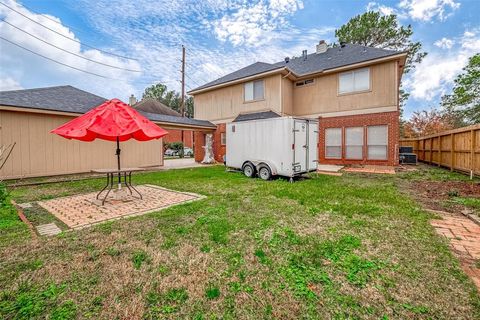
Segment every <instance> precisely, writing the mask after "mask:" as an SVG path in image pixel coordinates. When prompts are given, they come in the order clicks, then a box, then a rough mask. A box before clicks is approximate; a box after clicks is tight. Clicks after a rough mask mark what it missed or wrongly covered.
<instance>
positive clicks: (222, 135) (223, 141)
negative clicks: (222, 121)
mask: <svg viewBox="0 0 480 320" xmlns="http://www.w3.org/2000/svg"><path fill="white" fill-rule="evenodd" d="M220 144H221V145H222V146H225V145H227V133H226V132H222V133H220Z"/></svg>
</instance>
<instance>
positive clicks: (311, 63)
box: [189, 41, 407, 165]
mask: <svg viewBox="0 0 480 320" xmlns="http://www.w3.org/2000/svg"><path fill="white" fill-rule="evenodd" d="M406 55H407V54H406V53H405V52H396V51H390V50H383V49H378V48H371V47H364V46H360V45H352V44H342V45H341V46H338V47H333V48H327V45H326V43H325V42H324V41H320V43H319V44H318V45H317V50H316V52H315V53H313V54H307V52H306V51H304V52H303V53H302V56H300V57H297V58H292V59H289V58H285V60H284V61H281V62H278V63H273V64H270V63H263V62H257V63H254V64H252V65H249V66H247V67H245V68H242V69H240V70H237V71H235V72H233V73H230V74H228V75H226V76H224V77H222V78H219V79H217V80H214V81H212V82H209V83H207V84H205V85H203V86H201V87H198V88H196V89H194V90H192V91H190V92H189V94H191V95H193V97H194V102H195V118H196V119H201V120H208V121H211V122H212V123H215V124H216V125H217V130H216V132H215V133H214V146H213V147H214V154H215V158H216V160H217V161H222V157H223V155H224V154H225V150H226V149H225V148H226V147H228V141H225V136H226V135H225V127H226V126H225V124H226V123H229V122H232V121H234V120H235V118H237V117H238V116H239V115H240V116H241V117H243V118H245V116H246V115H247V114H248V116H247V117H246V118H249V119H255V118H256V117H268V116H269V115H272V116H278V115H280V116H296V117H304V118H316V119H319V146H318V152H319V163H321V164H378V165H396V164H398V157H397V152H396V150H397V148H398V138H399V86H400V80H401V77H402V73H403V67H404V64H405V60H406ZM237 120H238V119H237ZM240 120H241V119H240ZM204 140H205V135H204V134H203V133H201V132H198V133H196V136H195V142H196V145H197V146H198V145H203V143H204ZM195 152H196V154H195V158H196V160H197V161H200V160H201V159H202V157H203V149H202V148H196V150H195Z"/></svg>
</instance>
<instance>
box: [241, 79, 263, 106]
mask: <svg viewBox="0 0 480 320" xmlns="http://www.w3.org/2000/svg"><path fill="white" fill-rule="evenodd" d="M244 91H245V101H252V100H261V99H263V98H264V88H263V80H257V81H251V82H247V83H245V85H244Z"/></svg>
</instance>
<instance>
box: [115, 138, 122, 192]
mask: <svg viewBox="0 0 480 320" xmlns="http://www.w3.org/2000/svg"><path fill="white" fill-rule="evenodd" d="M116 155H117V167H118V171H119V172H118V189H119V190H120V189H121V188H122V175H121V174H120V139H119V138H118V137H117V152H116Z"/></svg>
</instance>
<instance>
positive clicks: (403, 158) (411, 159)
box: [399, 153, 417, 164]
mask: <svg viewBox="0 0 480 320" xmlns="http://www.w3.org/2000/svg"><path fill="white" fill-rule="evenodd" d="M399 158H400V163H401V164H417V155H416V154H415V153H400V157H399Z"/></svg>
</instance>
